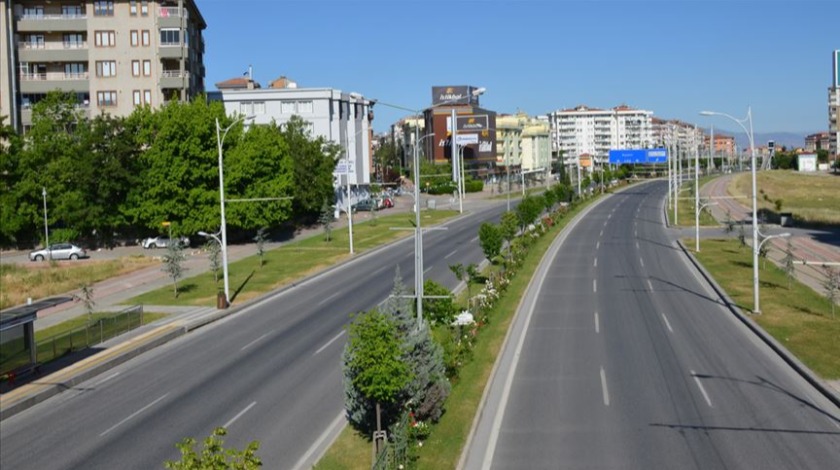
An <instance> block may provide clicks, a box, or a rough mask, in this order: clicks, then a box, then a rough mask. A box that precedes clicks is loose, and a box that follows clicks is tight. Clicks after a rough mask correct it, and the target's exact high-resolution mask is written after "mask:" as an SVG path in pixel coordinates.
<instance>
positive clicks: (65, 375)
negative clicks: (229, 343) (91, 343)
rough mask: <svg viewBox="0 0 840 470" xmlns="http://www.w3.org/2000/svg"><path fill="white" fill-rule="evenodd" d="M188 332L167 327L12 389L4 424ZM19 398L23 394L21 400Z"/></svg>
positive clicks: (1, 411)
mask: <svg viewBox="0 0 840 470" xmlns="http://www.w3.org/2000/svg"><path fill="white" fill-rule="evenodd" d="M186 332H187V330H186V328H184V327H180V326H176V325H164V326H161V327H158V328H156V329H154V330H152V331H150V332H148V333H144V334H143V335H141V336H138V337H137V338H134V339H132V340H129V341H126V342H124V343H121V344H119V345H117V346H114V347H112V348H108V349H105V350H104V351H102V352H99V353H97V354H94V355H93V356H91V357H88V358H87V359H84V360H82V361H79V362H77V363H76V364H73V365H71V366H69V367H66V368H64V369H61V370H59V371H57V372H54V373H52V374H50V375H48V376H46V377H43V378H42V379H39V380H36V381H34V382H32V383H30V384H27V385H23V386H21V387H19V388H17V389H15V390H12V391H10V392H8V393H7V394H6V395H5V396H4V397H2V398H3V400H2V401H4V402H11V403H9V404H6V403H2V405H0V421H2V420H4V419H6V418H9V417H11V416H14V415H16V414H18V413H20V412H21V411H24V410H26V409H28V408H30V407H32V406H35V405H37V404H38V403H41V402H43V401H45V400H47V399H48V398H50V397H53V396H55V395H58V394H59V393H61V392H63V391H65V390H68V389H71V388H73V387H74V386H76V385H78V384H80V383H82V382H84V381H86V380H88V379H90V378H92V377H95V376H96V375H98V374H101V373H103V372H105V371H107V370H109V369H112V368H114V367H116V366H118V365H120V364H122V363H124V362H126V361H128V360H129V359H132V358H134V357H136V356H138V355H140V354H142V353H144V352H146V351H149V350H150V349H153V348H156V347H158V346H160V345H161V344H164V343H167V342H169V341H171V340H173V339H175V338H177V337H179V336H181V335H183V334H185V333H186ZM18 395H20V397H19V398H18Z"/></svg>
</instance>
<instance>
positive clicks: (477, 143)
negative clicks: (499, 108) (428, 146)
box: [429, 108, 496, 167]
mask: <svg viewBox="0 0 840 470" xmlns="http://www.w3.org/2000/svg"><path fill="white" fill-rule="evenodd" d="M472 110H473V111H475V112H476V114H462V113H459V114H458V115H457V117H456V118H455V122H456V126H457V129H458V132H457V139H458V141H457V143H458V145H460V146H461V149H462V151H463V152H464V159H465V161H466V162H467V166H468V167H470V166H471V165H479V164H486V163H489V162H493V163H495V161H496V132H495V131H496V130H495V126H496V115H495V113H493V112H492V111H488V110H485V109H480V108H473V109H472ZM462 112H463V110H462ZM429 117H430V119H431V120H432V122H431V127H432V132H433V133H434V135H435V137H434V148H433V149H432V151H433V155H434V161H435V162H437V163H442V162H445V161H447V160H449V159H450V158H451V154H452V153H451V152H452V150H451V145H452V118H451V116H450V115H449V113H446V114H444V113H429Z"/></svg>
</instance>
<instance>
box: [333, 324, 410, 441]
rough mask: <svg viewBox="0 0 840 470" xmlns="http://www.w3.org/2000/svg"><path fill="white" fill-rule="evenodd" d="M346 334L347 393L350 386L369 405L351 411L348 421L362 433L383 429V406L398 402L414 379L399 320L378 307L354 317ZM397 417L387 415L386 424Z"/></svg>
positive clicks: (345, 382)
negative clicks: (405, 353) (356, 412)
mask: <svg viewBox="0 0 840 470" xmlns="http://www.w3.org/2000/svg"><path fill="white" fill-rule="evenodd" d="M347 336H348V337H347V344H346V346H345V348H344V355H343V359H344V361H343V362H344V388H345V392H346V395H347V398H350V395H351V394H347V390H348V389H351V390H352V391H353V393H357V394H358V395H359V396H360V398H362V399H363V400H365V401H366V402H367V404H368V405H369V406H367V407H366V409H365V410H364V412H363V413H358V414H355V415H354V414H349V413H348V417H347V418H348V421H349V422H350V424H351V425H352V426H353V427H354V428H356V429H358V430H360V431H362V432H370V431H371V430H373V429H375V430H381V429H382V416H381V412H380V411H381V407H382V406H383V405H386V406H387V405H393V404H394V403H396V402H397V400H398V398H399V396H400V393H401V392H402V391H403V390H404V388H405V387H406V386H407V385H408V384H409V383H410V382H411V379H412V376H411V370H410V368H409V366H408V364H406V363H405V361H404V359H403V353H404V351H403V350H402V347H401V340H400V337H399V332H398V330H397V325H396V322H395V321H394V320H393V318H391V317H390V316H388V315H386V314H384V313H382V312H380V311H379V310H376V309H374V310H370V311H367V312H364V313H360V314H358V315H357V316H356V317H355V318H354V319H353V321H352V322H351V323H350V324H349V325H348V326H347ZM353 398H354V399H355V400H358V398H359V397H353ZM345 401H346V400H345ZM370 405H372V406H370ZM398 417H399V416H398V415H396V413H390V414H387V415H386V416H385V420H386V422H385V427H388V426H389V424H390V423H393V422H395V421H396V420H397V418H398ZM371 418H374V419H375V423H372V422H371Z"/></svg>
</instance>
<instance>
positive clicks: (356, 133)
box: [208, 77, 373, 207]
mask: <svg viewBox="0 0 840 470" xmlns="http://www.w3.org/2000/svg"><path fill="white" fill-rule="evenodd" d="M216 88H217V89H218V91H215V92H211V93H208V99H210V100H215V101H221V102H222V103H223V104H224V107H225V112H226V113H227V114H228V115H240V116H249V117H251V116H252V117H253V120H251V121H249V122H248V123H246V125H247V124H250V123H253V124H271V123H274V124H276V125H278V126H279V125H283V124H285V123H287V122H288V121H289V120H290V119H291V118H292V116H299V117H300V118H302V119H303V120H304V121H306V122H307V123H308V127H309V131H310V132H311V135H312V136H313V137H323V138H324V139H325V140H327V141H330V142H333V143H335V144H337V145H339V146H340V147H341V149H342V152H341V153H340V154H339V162H338V165H337V167H336V170H335V174H334V176H335V186H336V199H337V206H342V207H343V204H344V203H345V200H344V193H343V192H342V190H341V188H343V187H345V186H346V185H347V184H348V179H349V184H350V185H353V186H357V187H361V188H362V189H361V190H360V191H361V192H359V193H354V195H353V198H354V199H356V198H357V196H358V197H361V196H362V194H363V193H364V194H367V192H366V191H367V186H368V185H370V171H371V167H372V166H373V152H372V151H371V145H372V144H371V142H372V140H373V128H372V127H371V121H372V120H373V112H372V111H371V102H370V101H369V100H367V99H365V98H364V97H362V96H361V95H359V94H358V93H344V92H342V91H341V90H336V89H333V88H298V86H297V83H295V82H293V81H291V80H289V79H287V78H286V77H280V78H279V79H277V80H274V81H273V82H272V83H271V84H270V85H269V87H268V88H261V87H260V86H259V84H257V83H256V82H254V81H253V80H251V78H250V77H241V78H234V79H231V80H227V81H224V82H220V83H217V84H216ZM348 161H349V165H348V164H347V162H348Z"/></svg>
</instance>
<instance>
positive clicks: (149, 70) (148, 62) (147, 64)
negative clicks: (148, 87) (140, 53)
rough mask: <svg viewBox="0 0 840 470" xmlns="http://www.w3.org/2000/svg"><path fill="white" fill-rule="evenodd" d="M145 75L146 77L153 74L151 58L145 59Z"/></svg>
mask: <svg viewBox="0 0 840 470" xmlns="http://www.w3.org/2000/svg"><path fill="white" fill-rule="evenodd" d="M143 75H144V76H146V77H151V76H152V61H151V60H144V61H143Z"/></svg>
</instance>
